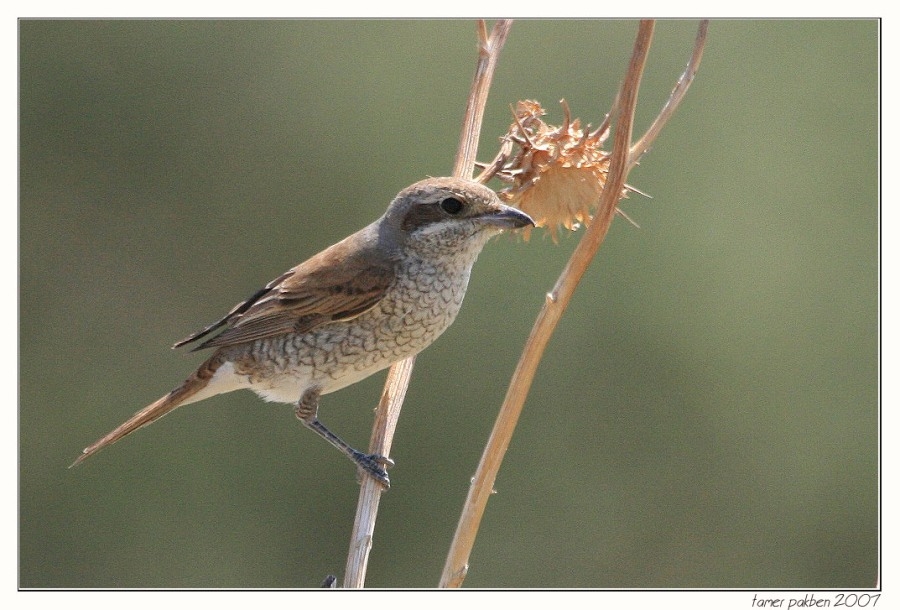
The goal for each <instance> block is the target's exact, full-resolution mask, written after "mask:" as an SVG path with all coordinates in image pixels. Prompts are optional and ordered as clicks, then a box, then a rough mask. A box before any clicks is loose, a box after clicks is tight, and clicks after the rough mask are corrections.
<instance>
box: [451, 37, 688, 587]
mask: <svg viewBox="0 0 900 610" xmlns="http://www.w3.org/2000/svg"><path fill="white" fill-rule="evenodd" d="M653 28H654V22H653V21H642V22H641V23H640V25H639V27H638V34H637V38H636V40H635V45H634V49H633V51H632V56H631V61H630V64H629V67H628V71H627V73H626V76H625V79H624V81H623V83H622V86H621V87H620V89H619V93H618V95H617V96H616V101H615V103H614V104H613V109H612V110H611V111H610V116H612V117H615V121H616V128H615V137H614V140H613V149H612V152H611V154H610V165H609V173H608V175H607V181H606V185H605V187H604V190H603V192H602V193H601V195H600V202H599V206H598V211H597V213H596V215H595V216H594V219H593V220H592V221H591V223H590V225H589V227H588V228H587V230H586V231H585V233H584V236H583V237H582V239H581V241H580V242H579V244H578V246H577V247H576V249H575V251H574V252H573V253H572V257H571V258H570V259H569V262H568V264H567V265H566V267H565V269H564V270H563V272H562V274H561V275H560V277H559V279H558V280H557V282H556V285H555V286H554V288H553V291H552V292H550V293H549V294H548V295H547V298H546V301H545V303H544V306H543V308H542V309H541V311H540V313H539V314H538V317H537V320H536V321H535V324H534V327H533V328H532V331H531V335H530V336H529V337H528V341H527V343H526V345H525V349H524V351H523V352H522V356H521V357H520V360H519V363H518V365H517V367H516V370H515V372H514V373H513V377H512V379H511V381H510V385H509V389H508V390H507V394H506V397H505V399H504V401H503V405H502V406H501V408H500V413H499V414H498V416H497V420H496V422H495V424H494V429H493V431H492V432H491V436H490V438H489V439H488V442H487V445H486V446H485V449H484V453H483V454H482V457H481V461H480V463H479V464H478V469H477V471H476V473H475V476H474V477H473V480H472V484H471V486H470V488H469V494H468V496H467V498H466V501H465V504H464V506H463V511H462V515H461V516H460V521H459V524H458V526H457V529H456V535H455V536H454V539H453V543H452V545H451V548H450V552H449V554H448V556H447V561H446V563H445V565H444V571H443V573H442V575H441V581H440V586H441V587H460V586H461V585H462V582H463V580H464V579H465V576H466V573H467V572H468V568H469V566H468V562H469V556H470V554H471V551H472V547H473V546H474V543H475V537H476V535H477V532H478V527H479V525H480V523H481V518H482V516H483V515H484V510H485V507H486V505H487V501H488V498H489V497H490V495H491V494H492V493H493V489H494V482H495V480H496V478H497V473H498V471H499V468H500V464H501V462H502V461H503V457H504V455H505V453H506V450H507V448H508V447H509V443H510V441H511V439H512V434H513V431H514V429H515V426H516V423H517V422H518V419H519V415H520V414H521V412H522V407H523V405H524V403H525V398H526V397H527V395H528V391H529V389H530V388H531V383H532V381H533V379H534V374H535V372H536V371H537V367H538V364H539V363H540V360H541V357H542V355H543V352H544V349H545V347H546V346H547V343H548V342H549V340H550V337H551V335H552V334H553V331H554V329H555V328H556V325H557V323H558V322H559V320H560V318H561V317H562V314H563V312H564V311H565V309H566V307H567V306H568V304H569V301H570V299H571V297H572V295H573V294H574V292H575V289H576V287H577V285H578V283H579V282H580V280H581V278H582V276H583V275H584V273H585V271H586V270H587V268H588V265H589V264H590V262H591V260H593V258H594V255H595V254H596V252H597V250H598V249H599V247H600V244H601V243H602V242H603V239H604V238H605V236H606V234H607V232H608V230H609V227H610V225H611V224H612V220H613V218H614V217H615V213H616V205H617V203H618V201H619V198H620V197H621V193H622V189H623V188H624V186H625V180H626V178H627V176H628V172H629V171H630V170H631V169H632V168H633V167H634V161H635V160H636V156H635V153H634V152H633V151H634V150H635V149H634V147H632V145H631V132H632V124H633V120H634V111H635V107H636V104H637V94H638V89H639V86H640V81H641V76H642V74H643V71H644V65H645V62H646V58H647V53H648V51H649V48H650V42H651V39H652V37H653ZM701 30H702V31H703V33H704V35H705V26H704V25H701ZM698 45H699V50H698V48H697V46H695V49H694V55H693V56H692V63H693V64H694V66H693V69H692V71H691V78H692V77H693V72H695V71H696V67H697V64H699V59H700V56H701V54H702V40H698ZM694 58H695V59H696V61H693V59H694ZM689 70H690V65H689ZM684 80H685V79H684V77H682V81H684ZM679 84H681V81H679ZM689 85H690V80H689V79H688V80H687V81H686V83H685V85H684V87H683V88H682V91H681V93H680V94H679V97H678V99H677V100H676V102H675V105H677V102H678V101H680V97H683V94H684V91H685V90H686V89H687V86H689ZM678 90H679V86H676V91H678ZM673 96H675V93H674V92H673ZM669 106H672V103H671V100H670V103H669V104H667V106H666V108H668V107H669ZM673 110H674V107H673ZM662 115H666V116H663V117H662V120H660V119H657V121H656V122H654V126H656V125H657V124H658V125H659V127H658V128H656V129H655V131H656V133H658V131H659V129H660V128H661V127H662V125H663V124H664V123H665V120H666V119H667V118H668V115H671V111H669V112H667V111H666V109H665V108H664V110H663V112H662V113H661V116H662ZM601 127H603V126H601ZM651 129H654V128H653V127H651ZM649 133H650V132H648V134H649ZM656 133H653V134H650V135H649V137H648V135H647V134H645V136H644V137H642V138H641V140H640V142H645V143H648V144H649V142H652V140H653V138H655V135H656ZM641 152H642V151H641Z"/></svg>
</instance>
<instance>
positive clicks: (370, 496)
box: [344, 20, 512, 588]
mask: <svg viewBox="0 0 900 610" xmlns="http://www.w3.org/2000/svg"><path fill="white" fill-rule="evenodd" d="M511 26H512V21H511V20H499V21H497V22H496V23H495V24H494V28H493V30H492V32H491V35H490V36H488V34H487V27H486V26H485V23H484V21H483V20H480V21H479V22H478V38H479V41H478V42H479V48H478V51H479V53H478V63H477V65H476V69H475V76H474V78H473V80H472V88H471V91H470V93H469V100H468V103H467V104H466V114H465V118H464V119H463V127H462V132H461V135H460V142H459V149H458V151H457V155H456V160H455V162H454V166H453V175H454V176H456V177H458V178H471V177H472V173H473V172H474V170H475V155H476V154H477V152H478V135H479V133H480V131H481V121H482V117H483V116H484V107H485V104H486V103H487V94H488V91H489V89H490V85H491V80H492V78H493V75H494V68H495V67H496V65H497V58H498V57H499V55H500V50H501V49H502V48H503V44H504V43H505V42H506V38H507V36H508V35H509V29H510V27H511ZM414 364H415V356H413V357H411V358H407V359H406V360H403V361H401V362H398V363H397V364H395V365H393V366H392V367H391V368H390V371H388V377H387V381H386V382H385V384H384V390H383V392H382V394H381V401H380V402H379V403H378V409H377V410H376V412H375V422H374V424H373V427H372V438H371V441H370V443H369V452H370V453H374V454H378V455H383V456H388V455H390V449H391V443H392V440H393V438H394V430H395V429H396V427H397V420H398V419H399V417H400V409H401V407H402V406H403V399H404V398H405V397H406V389H407V388H408V387H409V380H410V377H411V375H412V370H413V365H414ZM382 491H384V487H383V486H382V485H381V484H380V483H379V482H378V481H376V480H375V479H374V478H373V477H370V476H366V475H363V476H362V482H361V489H360V492H359V501H358V502H357V506H356V520H355V521H354V523H353V532H352V534H351V537H350V552H349V553H348V555H347V568H346V572H345V574H344V587H345V588H362V587H363V586H364V585H365V579H366V567H367V565H368V560H369V551H371V549H372V537H373V535H374V532H375V521H376V519H377V517H378V505H379V502H380V500H381V492H382Z"/></svg>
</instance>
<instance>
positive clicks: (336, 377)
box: [72, 178, 534, 485]
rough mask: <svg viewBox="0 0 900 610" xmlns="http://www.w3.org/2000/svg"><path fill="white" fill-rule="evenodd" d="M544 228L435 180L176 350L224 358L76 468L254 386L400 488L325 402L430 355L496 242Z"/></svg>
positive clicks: (480, 189) (471, 191) (460, 184)
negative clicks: (341, 428)
mask: <svg viewBox="0 0 900 610" xmlns="http://www.w3.org/2000/svg"><path fill="white" fill-rule="evenodd" d="M533 224H534V223H533V222H532V220H531V218H530V217H529V216H528V215H527V214H525V213H524V212H521V211H519V210H517V209H515V208H511V207H508V206H505V205H503V204H501V203H500V201H499V199H498V198H497V196H496V194H495V193H494V192H493V191H492V190H490V189H488V188H487V187H485V186H482V185H481V184H478V183H476V182H472V181H469V180H462V179H458V178H429V179H427V180H422V181H420V182H417V183H415V184H413V185H412V186H409V187H407V188H405V189H404V190H402V191H400V193H399V194H398V195H397V197H396V198H395V199H394V200H393V201H392V202H391V204H390V205H389V206H388V208H387V211H386V212H385V213H384V216H382V217H381V218H379V219H378V220H376V221H375V222H373V223H372V224H370V225H369V226H367V227H365V228H364V229H362V230H360V231H358V232H356V233H354V234H353V235H351V236H349V237H347V238H345V239H344V240H342V241H340V242H338V243H336V244H334V245H333V246H331V247H329V248H327V249H325V250H323V251H322V252H320V253H318V254H316V255H315V256H313V257H312V258H310V259H309V260H307V261H306V262H304V263H301V264H299V265H297V266H296V267H294V268H293V269H291V270H290V271H288V272H287V273H284V274H282V275H280V276H279V277H277V278H275V279H274V280H272V281H271V282H269V283H268V284H267V285H266V286H265V287H264V288H262V289H261V290H259V291H257V292H256V293H255V294H254V295H253V296H251V297H250V298H249V299H247V300H246V301H243V302H242V303H239V304H238V305H236V306H235V307H234V308H233V309H232V310H231V311H230V312H228V314H226V315H225V317H224V318H222V319H221V320H219V321H218V322H216V323H214V324H211V325H210V326H207V327H206V328H204V329H202V330H200V331H198V332H196V333H194V334H193V335H191V336H189V337H187V338H186V339H183V340H181V341H179V342H178V343H176V344H175V345H174V346H173V347H181V346H183V345H186V344H188V343H193V342H195V341H199V340H201V339H205V340H204V341H203V342H202V343H200V344H199V346H198V347H196V348H195V349H203V348H215V352H213V354H212V356H210V357H209V358H208V359H207V360H206V361H205V362H204V363H203V364H201V365H200V367H199V368H198V369H197V371H196V372H194V374H192V375H191V376H190V377H188V378H187V380H185V381H184V383H182V384H181V385H180V386H178V387H177V388H175V389H174V390H172V391H171V392H169V393H168V394H166V395H165V396H163V397H162V398H160V399H159V400H157V401H156V402H154V403H153V404H151V405H149V406H147V407H145V408H144V409H143V410H141V411H138V412H137V413H135V414H134V415H133V416H132V417H131V419H129V420H128V421H126V422H125V423H123V424H122V425H120V426H119V427H118V428H116V429H115V430H113V431H112V432H110V433H109V434H107V435H106V436H104V437H103V438H101V439H100V440H98V441H97V442H96V443H94V444H93V445H91V446H89V447H87V448H86V449H85V450H84V451H83V452H82V454H81V455H80V456H79V457H78V459H77V460H75V462H74V463H73V464H72V465H73V466H75V465H77V464H79V463H81V462H82V461H83V460H85V459H86V458H87V457H88V456H90V455H93V454H94V453H96V452H98V451H100V450H101V449H103V448H104V447H106V446H107V445H111V444H113V443H115V442H116V441H118V440H119V439H121V438H122V437H123V436H126V435H127V434H130V433H131V432H134V431H135V430H137V429H138V428H140V427H141V426H145V425H147V424H149V423H151V422H154V421H156V420H157V419H159V418H160V417H162V416H163V415H166V414H167V413H169V412H170V411H172V410H173V409H175V408H177V407H180V406H182V405H186V404H190V403H192V402H197V401H199V400H203V399H204V398H209V397H210V396H215V395H216V394H222V393H224V392H231V391H233V390H240V389H244V388H246V389H250V390H253V391H254V392H256V393H257V394H258V395H259V396H261V397H262V398H264V399H266V400H270V401H275V402H286V403H293V404H294V405H295V407H294V412H295V414H296V416H297V418H298V419H299V420H300V421H301V422H303V424H304V425H305V426H306V427H308V428H310V429H311V430H313V431H314V432H316V433H317V434H319V435H320V436H322V437H323V438H324V439H325V440H327V441H328V442H329V443H331V444H332V445H334V446H335V447H337V448H338V449H339V450H340V451H342V452H343V453H344V454H346V455H347V456H348V457H349V458H350V459H351V460H353V461H354V462H356V463H357V464H358V465H359V466H361V467H362V468H363V469H365V470H366V471H367V472H368V473H370V474H371V475H372V476H374V477H376V478H377V479H379V480H380V481H381V482H382V483H384V484H385V485H389V484H390V481H389V479H388V475H387V471H386V470H385V468H384V466H385V465H389V464H390V463H391V462H390V460H389V459H387V458H385V457H382V456H379V455H367V454H364V453H362V452H360V451H357V450H356V449H353V448H352V447H350V446H349V445H348V444H347V443H345V442H344V441H343V440H341V439H340V438H339V437H338V436H336V435H335V434H333V433H332V432H331V431H330V430H328V428H326V427H325V426H324V425H323V424H322V423H321V422H320V421H319V419H318V407H319V397H320V396H321V395H322V394H328V393H330V392H334V391H335V390H340V389H341V388H344V387H346V386H348V385H350V384H353V383H356V382H357V381H360V380H361V379H364V378H365V377H368V376H369V375H371V374H373V373H375V372H377V371H380V370H382V369H384V368H387V367H388V366H390V365H391V364H393V363H395V362H398V361H400V360H403V359H404V358H407V357H409V356H412V355H414V354H417V353H418V352H420V351H421V350H423V349H425V348H426V347H428V346H429V345H431V343H432V342H433V341H434V340H435V339H437V338H438V336H440V334H441V333H442V332H444V330H446V329H447V327H448V326H450V324H451V323H452V322H453V320H454V319H455V318H456V314H457V312H459V308H460V305H461V304H462V301H463V297H464V296H465V294H466V287H467V285H468V283H469V274H470V272H471V270H472V265H473V264H474V263H475V259H476V258H477V257H478V254H479V253H480V252H481V249H482V248H483V247H484V245H485V243H487V241H488V239H490V238H491V237H492V236H493V235H496V234H497V233H499V232H501V231H502V230H504V229H516V228H521V227H525V226H529V225H533ZM220 329H222V330H221V332H219V333H218V334H215V335H214V334H213V333H215V332H216V331H219V330H220Z"/></svg>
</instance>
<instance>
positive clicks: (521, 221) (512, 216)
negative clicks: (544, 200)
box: [478, 204, 534, 229]
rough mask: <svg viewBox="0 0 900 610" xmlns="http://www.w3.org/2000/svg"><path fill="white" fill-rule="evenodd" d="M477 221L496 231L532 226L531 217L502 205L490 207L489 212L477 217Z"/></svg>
mask: <svg viewBox="0 0 900 610" xmlns="http://www.w3.org/2000/svg"><path fill="white" fill-rule="evenodd" d="M478 220H479V221H481V222H483V223H484V224H486V225H491V226H494V227H497V228H498V229H521V228H522V227H527V226H532V227H533V226H534V221H533V220H531V216H529V215H528V214H526V213H525V212H523V211H521V210H517V209H516V208H512V207H510V206H508V205H503V204H498V205H495V206H492V209H491V211H490V212H487V213H486V214H483V215H482V216H479V217H478Z"/></svg>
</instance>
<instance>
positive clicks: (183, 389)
mask: <svg viewBox="0 0 900 610" xmlns="http://www.w3.org/2000/svg"><path fill="white" fill-rule="evenodd" d="M224 361H225V360H224V358H221V357H220V356H219V355H218V354H216V355H214V356H213V357H212V358H210V359H209V360H207V361H206V362H204V363H203V364H202V365H200V368H198V369H197V371H196V372H195V373H194V374H193V375H191V376H190V377H188V378H187V379H186V380H185V382H184V383H182V384H181V385H180V386H178V387H177V388H175V389H174V390H172V391H171V392H169V393H168V394H166V395H165V396H163V397H162V398H160V399H159V400H157V401H156V402H154V403H153V404H151V405H148V406H146V407H144V408H143V409H141V410H140V411H138V412H137V413H135V414H134V415H132V416H131V417H130V418H129V419H128V421H126V422H125V423H123V424H122V425H120V426H119V427H117V428H116V429H115V430H113V431H112V432H110V433H109V434H107V435H106V436H104V437H103V438H101V439H100V440H98V441H97V442H95V443H94V444H93V445H90V446H89V447H86V448H85V449H84V451H82V452H81V455H80V456H78V459H77V460H75V461H74V462H72V464H71V465H70V466H69V468H72V467H73V466H77V465H78V464H80V463H81V462H83V461H84V460H86V459H87V458H88V457H90V456H92V455H93V454H95V453H97V452H98V451H100V450H101V449H103V448H104V447H107V446H109V445H112V444H113V443H115V442H116V441H118V440H119V439H121V438H123V437H125V436H127V435H129V434H131V433H132V432H134V431H135V430H137V429H138V428H141V427H143V426H146V425H148V424H151V423H153V422H155V421H156V420H157V419H159V418H160V417H162V416H163V415H166V414H168V413H170V412H172V411H174V410H175V409H177V408H178V407H180V406H182V405H184V404H188V403H190V402H194V400H199V399H201V398H206V396H202V397H196V396H195V395H196V394H197V393H199V392H200V391H201V390H203V389H204V388H205V387H206V386H207V385H208V384H209V382H210V380H211V379H212V378H213V375H215V373H216V371H217V370H218V368H219V367H220V366H221V365H222V364H223V362H224ZM210 395H211V394H210ZM191 398H194V400H191Z"/></svg>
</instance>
